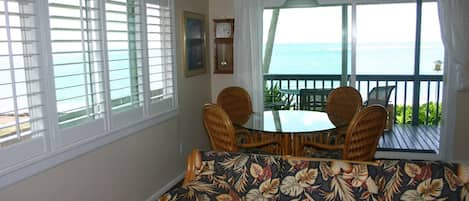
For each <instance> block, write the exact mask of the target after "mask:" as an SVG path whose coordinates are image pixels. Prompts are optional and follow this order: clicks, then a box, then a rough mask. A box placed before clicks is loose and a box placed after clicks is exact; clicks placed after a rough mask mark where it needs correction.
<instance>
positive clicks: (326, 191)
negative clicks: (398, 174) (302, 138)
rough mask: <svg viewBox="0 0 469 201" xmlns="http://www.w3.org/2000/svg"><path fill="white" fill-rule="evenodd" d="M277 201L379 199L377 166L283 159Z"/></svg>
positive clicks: (338, 161) (348, 162) (347, 162)
mask: <svg viewBox="0 0 469 201" xmlns="http://www.w3.org/2000/svg"><path fill="white" fill-rule="evenodd" d="M282 172H283V173H282V176H281V178H282V181H281V184H280V192H281V195H280V198H281V200H305V199H306V200H379V199H378V198H380V197H381V196H382V195H381V194H380V193H379V187H378V184H377V181H376V178H377V175H378V174H379V166H378V164H377V163H358V162H351V161H340V160H324V159H312V158H311V159H307V160H298V159H294V158H293V159H286V160H285V161H284V165H283V169H282Z"/></svg>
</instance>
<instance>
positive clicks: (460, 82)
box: [438, 0, 469, 91]
mask: <svg viewBox="0 0 469 201" xmlns="http://www.w3.org/2000/svg"><path fill="white" fill-rule="evenodd" d="M438 7H439V14H440V24H441V32H442V37H443V43H444V46H445V50H446V53H447V56H446V57H447V58H446V63H445V64H446V68H447V69H448V71H450V72H451V71H453V70H455V71H456V72H455V73H456V82H457V84H456V87H457V90H459V91H462V90H468V89H469V12H468V11H469V1H468V0H440V1H438Z"/></svg>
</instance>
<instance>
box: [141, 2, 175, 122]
mask: <svg viewBox="0 0 469 201" xmlns="http://www.w3.org/2000/svg"><path fill="white" fill-rule="evenodd" d="M172 28H173V12H172V1H170V0H160V1H156V0H153V1H152V0H148V1H147V3H146V31H147V41H148V43H147V48H148V51H147V54H148V67H149V73H148V75H149V85H150V86H149V98H150V114H156V113H161V112H165V111H168V110H171V109H174V107H175V102H176V100H175V93H174V91H175V90H174V88H175V75H174V74H175V72H174V69H175V64H174V52H175V51H174V48H173V45H174V38H175V36H174V31H173V29H172Z"/></svg>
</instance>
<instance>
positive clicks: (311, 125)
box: [235, 110, 346, 156]
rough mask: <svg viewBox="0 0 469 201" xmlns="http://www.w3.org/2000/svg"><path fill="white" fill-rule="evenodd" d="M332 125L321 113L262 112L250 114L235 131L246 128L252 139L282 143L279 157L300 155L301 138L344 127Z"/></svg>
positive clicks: (292, 111)
mask: <svg viewBox="0 0 469 201" xmlns="http://www.w3.org/2000/svg"><path fill="white" fill-rule="evenodd" d="M334 122H335V124H334V123H333V122H332V121H331V120H330V117H329V115H328V114H327V113H325V112H317V111H304V110H278V111H264V112H262V113H253V114H251V116H250V118H249V120H248V121H247V122H246V123H245V124H243V125H236V124H235V127H237V128H242V129H246V130H248V131H249V135H250V137H252V138H256V139H258V138H274V139H278V140H280V141H281V142H282V145H281V146H282V148H281V149H282V154H284V155H295V156H298V155H300V154H299V153H298V148H299V146H301V141H302V140H304V138H305V137H308V136H314V135H317V134H320V133H330V132H332V131H334V130H336V129H338V128H343V127H345V126H346V124H345V123H337V119H336V118H335V121H334Z"/></svg>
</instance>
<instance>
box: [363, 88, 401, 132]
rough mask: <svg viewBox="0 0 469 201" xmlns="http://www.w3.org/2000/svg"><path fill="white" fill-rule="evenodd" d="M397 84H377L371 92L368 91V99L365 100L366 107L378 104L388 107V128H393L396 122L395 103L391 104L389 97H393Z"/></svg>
mask: <svg viewBox="0 0 469 201" xmlns="http://www.w3.org/2000/svg"><path fill="white" fill-rule="evenodd" d="M394 88H396V86H377V87H374V88H373V89H371V91H370V93H368V100H367V101H365V107H366V106H370V105H374V104H378V105H381V106H383V107H384V108H386V111H388V116H387V120H386V127H385V129H386V130H390V129H392V125H393V124H394V108H393V105H390V104H389V98H390V97H391V93H392V90H394Z"/></svg>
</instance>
